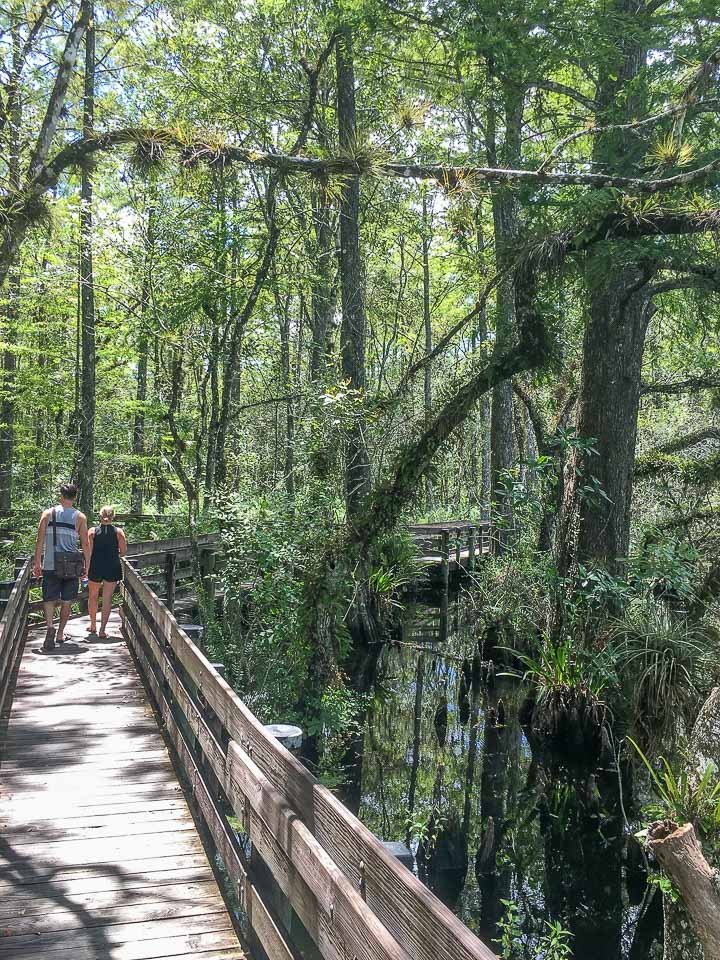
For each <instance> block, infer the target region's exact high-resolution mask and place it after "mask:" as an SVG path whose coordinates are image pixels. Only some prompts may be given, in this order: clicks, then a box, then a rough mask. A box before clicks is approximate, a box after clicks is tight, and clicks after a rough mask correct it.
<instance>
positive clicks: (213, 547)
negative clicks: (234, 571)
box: [0, 533, 220, 612]
mask: <svg viewBox="0 0 720 960" xmlns="http://www.w3.org/2000/svg"><path fill="white" fill-rule="evenodd" d="M219 545H220V537H219V535H218V534H217V533H207V534H201V535H200V536H198V537H196V538H195V545H193V540H192V538H190V537H173V538H172V539H169V540H143V541H140V542H138V543H129V544H128V552H127V556H128V559H132V560H133V561H134V566H135V567H136V568H137V569H141V570H143V571H144V574H145V576H146V578H147V579H148V581H149V582H150V584H151V585H152V586H154V587H156V588H157V590H156V592H159V593H160V594H161V595H162V597H163V599H164V600H165V601H166V603H167V605H168V606H169V607H170V609H171V610H172V609H174V608H175V603H176V598H177V597H178V596H179V595H180V596H182V594H183V593H184V592H185V593H186V592H187V591H188V590H190V589H191V588H192V589H194V587H195V582H196V575H197V570H196V566H197V564H199V567H200V576H201V578H202V581H203V584H204V586H205V592H206V595H207V596H208V597H210V598H212V597H214V593H215V588H214V578H213V574H214V571H215V558H216V555H217V551H218V549H219ZM195 551H197V558H196V557H195ZM25 562H26V558H25V557H20V558H19V559H18V560H16V561H15V567H16V578H15V579H14V580H4V581H0V612H1V611H2V610H4V609H5V607H6V606H7V605H8V602H9V597H10V596H11V593H12V590H13V589H14V586H15V583H16V579H17V575H18V574H19V571H20V569H21V568H22V567H23V565H24V564H25ZM40 583H41V581H40V580H39V579H36V578H34V577H32V576H31V577H30V581H29V583H28V589H30V588H32V587H39V586H40ZM77 599H78V601H80V602H83V601H85V600H87V589H82V590H80V592H79V593H78V597H77ZM40 609H42V600H40V599H35V600H30V601H29V611H30V612H36V611H38V610H40Z"/></svg>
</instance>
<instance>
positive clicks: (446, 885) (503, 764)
mask: <svg viewBox="0 0 720 960" xmlns="http://www.w3.org/2000/svg"><path fill="white" fill-rule="evenodd" d="M482 628H483V624H481V623H479V621H478V618H477V617H476V616H475V614H474V612H473V609H472V607H471V606H470V605H469V604H468V603H467V602H465V601H463V600H462V599H454V600H451V601H450V603H449V604H448V605H443V604H441V603H440V602H439V601H438V600H435V601H434V602H433V601H431V602H429V603H417V604H415V605H413V606H412V607H410V608H408V610H407V611H406V617H405V622H404V624H403V629H402V634H401V636H400V638H399V639H398V641H397V642H396V643H395V644H393V645H392V646H389V647H387V648H386V649H385V650H384V652H383V654H382V656H381V657H380V660H379V663H378V669H377V676H376V681H375V685H374V689H373V694H372V697H371V699H370V702H369V704H368V708H367V715H366V718H365V729H364V736H362V737H361V738H359V739H358V742H357V743H356V744H355V760H356V766H355V769H354V771H353V773H352V775H351V787H350V791H349V793H350V794H351V798H350V799H351V801H352V803H353V806H354V807H355V809H357V810H358V811H359V814H360V817H361V819H362V820H363V821H364V822H365V823H366V824H367V825H368V826H369V827H370V828H371V829H372V830H373V831H374V832H375V833H376V834H377V835H378V836H379V837H381V838H382V839H384V840H407V841H408V842H409V843H411V845H412V847H413V849H414V850H415V851H416V860H417V869H418V872H419V874H420V876H421V878H422V879H423V880H424V881H425V882H426V883H427V884H428V885H429V886H430V887H431V888H432V889H433V890H434V891H435V892H436V893H437V895H438V896H439V897H440V898H441V899H442V900H443V901H444V902H445V903H447V904H448V905H449V906H450V907H451V908H452V909H453V910H454V911H455V912H456V913H457V914H458V915H459V916H460V917H461V918H462V919H463V920H464V922H465V923H466V924H467V925H468V926H469V927H470V928H471V929H473V930H474V931H475V932H476V933H477V934H478V935H479V936H480V937H481V938H482V939H484V940H485V941H486V942H488V943H490V942H491V941H492V940H494V939H496V938H497V937H498V927H497V924H498V920H499V919H500V918H501V916H502V915H503V912H504V909H505V908H504V905H503V901H507V900H513V901H514V902H515V903H517V904H518V906H519V908H520V912H521V918H522V925H523V935H524V941H525V942H524V947H525V951H526V954H527V955H528V956H533V955H534V947H535V946H536V944H537V939H538V937H539V936H540V935H541V934H542V933H543V932H546V930H545V928H544V924H545V921H548V920H560V921H561V922H562V924H563V925H564V926H565V927H567V928H568V929H569V930H571V932H572V934H573V942H572V943H573V951H574V954H575V956H577V957H581V956H582V957H583V958H590V960H618V958H620V957H627V958H628V960H644V958H646V957H648V956H649V951H650V946H651V944H652V943H653V941H654V940H656V938H657V936H658V934H659V932H660V927H661V923H660V920H661V918H660V917H659V915H658V903H657V902H654V901H653V899H652V897H651V896H650V895H649V893H648V888H647V885H646V883H645V875H644V872H643V869H642V864H641V863H639V862H638V857H637V849H638V848H637V846H636V845H635V844H634V841H631V843H630V844H628V835H629V827H628V825H627V824H626V821H625V813H626V812H627V810H628V809H631V797H630V796H629V791H628V789H627V786H626V787H625V791H626V795H625V798H624V799H625V805H624V806H623V804H622V803H621V798H620V793H619V784H620V783H621V782H625V781H624V779H623V778H622V777H619V776H618V771H617V770H616V769H615V767H614V760H613V758H612V756H610V757H608V756H607V755H603V757H602V759H601V758H599V757H597V758H587V762H585V763H583V762H582V761H581V762H580V763H579V764H578V763H576V764H575V765H574V766H573V767H572V768H570V767H568V766H566V765H565V766H564V765H563V762H562V761H558V760H557V759H556V758H553V757H552V756H548V755H547V754H546V751H544V750H543V745H542V744H538V743H534V742H532V737H530V738H529V737H528V734H529V731H527V730H524V729H523V727H522V726H521V723H520V720H519V714H520V712H521V710H520V708H521V705H522V703H523V701H524V699H525V695H526V691H525V690H523V688H522V686H521V685H520V684H519V683H518V682H517V681H515V680H512V679H510V678H507V677H503V676H502V675H498V676H497V677H496V676H494V674H493V671H492V669H488V665H487V663H483V662H482V660H481V649H483V650H484V649H487V647H485V648H480V649H479V646H478V639H479V635H480V634H481V632H482ZM483 655H484V654H483ZM502 672H503V671H502V667H501V666H500V667H498V669H497V673H498V674H502ZM627 782H628V783H629V779H628V780H627ZM631 861H632V862H631ZM655 901H659V897H658V898H655Z"/></svg>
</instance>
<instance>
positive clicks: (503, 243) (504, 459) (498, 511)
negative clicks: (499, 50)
mask: <svg viewBox="0 0 720 960" xmlns="http://www.w3.org/2000/svg"><path fill="white" fill-rule="evenodd" d="M488 72H489V74H490V78H491V80H492V73H493V65H492V61H491V62H490V64H489V67H488ZM524 92H525V91H524V88H523V87H521V86H519V85H515V84H513V83H511V82H509V81H505V82H504V83H503V85H502V101H503V110H504V127H505V136H504V142H503V145H502V150H501V151H499V150H498V146H497V143H496V126H497V120H496V117H495V107H494V106H493V105H492V104H491V105H490V107H489V110H488V124H487V127H488V137H487V152H488V159H489V162H490V163H491V164H492V165H493V166H494V165H495V164H496V163H497V161H498V155H499V154H500V155H501V156H502V160H503V162H504V163H505V164H507V165H508V166H510V167H517V166H519V165H520V160H521V153H522V150H521V144H522V119H523V98H524ZM492 212H493V226H494V232H495V249H496V258H495V259H496V267H497V269H498V270H499V271H502V270H504V269H505V268H507V266H508V265H509V263H510V262H511V259H512V256H513V253H514V248H515V246H516V244H517V240H518V232H519V217H520V207H519V202H518V198H517V195H516V193H515V192H514V191H512V190H508V189H506V188H499V189H497V190H496V191H495V192H494V193H493V198H492ZM516 314H517V307H516V303H515V283H514V281H513V279H512V277H508V278H506V279H503V280H501V281H500V283H499V284H498V288H497V294H496V299H495V347H494V349H495V352H496V354H498V355H502V354H503V353H505V351H507V349H508V348H509V347H510V346H511V344H512V342H513V338H514V336H515V330H516V327H517V315H516ZM514 452H515V441H514V436H513V399H512V384H511V383H510V381H509V380H507V381H503V382H502V383H498V384H496V385H495V387H494V388H493V392H492V411H491V418H490V491H491V494H490V499H491V505H492V506H491V509H492V513H493V515H494V517H495V522H496V526H497V535H496V540H495V549H496V550H497V552H498V553H502V552H503V551H504V550H505V549H507V547H508V546H509V545H510V544H511V543H512V541H513V539H514V535H513V530H512V527H513V522H514V521H513V510H512V504H511V503H510V501H509V499H508V498H507V497H504V496H503V480H504V475H505V474H506V472H507V471H509V470H511V469H512V467H513V462H514Z"/></svg>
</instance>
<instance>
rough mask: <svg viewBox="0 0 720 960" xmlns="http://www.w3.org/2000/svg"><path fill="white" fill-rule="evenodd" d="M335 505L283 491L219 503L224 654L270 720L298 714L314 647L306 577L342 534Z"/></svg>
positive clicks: (243, 689) (236, 679) (241, 686)
mask: <svg viewBox="0 0 720 960" xmlns="http://www.w3.org/2000/svg"><path fill="white" fill-rule="evenodd" d="M332 505H333V504H332V501H329V500H328V499H326V498H324V497H323V496H321V495H320V494H318V496H317V498H307V499H305V500H303V501H302V502H299V503H298V502H294V501H291V500H289V499H287V498H285V497H283V496H282V495H278V496H277V497H275V498H274V499H273V500H272V501H271V500H269V499H259V500H258V501H256V502H255V503H253V504H246V503H243V502H240V501H238V500H236V499H230V498H227V499H225V500H223V501H218V504H217V506H216V514H215V515H216V519H217V521H218V522H219V524H220V528H221V533H222V541H223V548H224V551H225V562H224V565H223V570H222V577H223V587H224V589H225V597H226V600H225V605H226V617H225V619H224V621H223V624H222V628H221V637H220V638H219V639H218V647H219V649H218V651H217V652H218V653H219V654H221V655H222V656H223V659H224V660H225V663H226V666H227V669H228V674H229V676H230V677H231V678H232V682H233V684H234V686H235V687H236V689H237V690H238V692H239V693H240V694H241V695H242V696H243V697H244V699H246V700H247V702H248V703H249V705H250V706H251V708H252V709H253V710H254V711H255V712H256V713H257V714H258V715H259V716H261V717H262V718H264V719H265V722H268V723H269V722H291V721H293V720H297V719H298V716H297V701H298V697H299V695H300V690H301V687H302V683H303V679H304V677H305V674H306V672H307V670H308V663H309V657H310V652H311V651H310V647H309V637H308V632H307V624H306V622H305V620H304V610H303V599H304V579H305V577H306V576H307V575H308V573H309V571H310V570H311V569H312V567H313V563H314V562H317V559H318V556H319V554H320V551H321V550H322V548H323V543H324V542H327V539H328V538H330V537H332V536H333V535H334V527H333V524H332V520H331V517H332V510H331V508H332ZM321 531H322V532H321Z"/></svg>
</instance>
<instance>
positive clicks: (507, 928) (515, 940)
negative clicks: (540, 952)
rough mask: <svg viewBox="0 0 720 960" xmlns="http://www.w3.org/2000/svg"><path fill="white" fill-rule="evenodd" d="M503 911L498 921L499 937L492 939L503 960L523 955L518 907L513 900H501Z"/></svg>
mask: <svg viewBox="0 0 720 960" xmlns="http://www.w3.org/2000/svg"><path fill="white" fill-rule="evenodd" d="M500 902H501V903H502V905H503V907H505V911H504V913H503V915H502V917H501V918H500V920H499V921H498V931H499V933H500V937H499V938H498V939H497V940H494V941H493V942H494V943H497V944H498V946H499V947H500V956H501V957H502V958H503V960H516V958H519V957H522V956H523V955H524V953H523V949H522V945H523V933H522V927H521V926H520V908H519V907H518V905H517V904H516V903H515V901H514V900H501V901H500Z"/></svg>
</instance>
